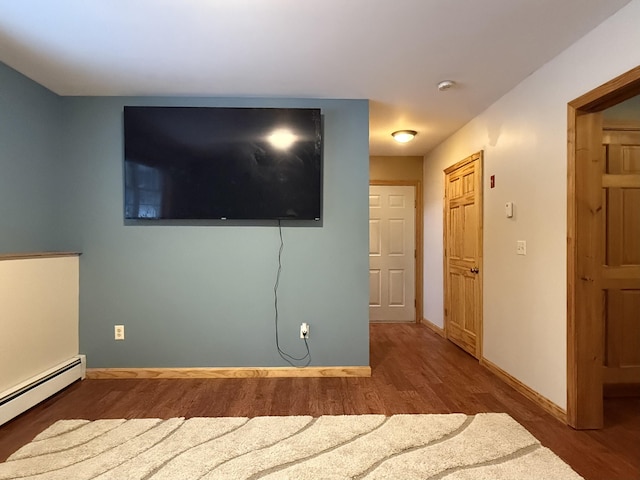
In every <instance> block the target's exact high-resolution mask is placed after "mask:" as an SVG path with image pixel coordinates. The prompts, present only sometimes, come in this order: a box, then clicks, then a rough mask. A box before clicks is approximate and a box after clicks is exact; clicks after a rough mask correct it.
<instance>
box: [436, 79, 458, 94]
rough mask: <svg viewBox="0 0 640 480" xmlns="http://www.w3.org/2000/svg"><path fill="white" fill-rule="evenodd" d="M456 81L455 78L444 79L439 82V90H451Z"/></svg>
mask: <svg viewBox="0 0 640 480" xmlns="http://www.w3.org/2000/svg"><path fill="white" fill-rule="evenodd" d="M455 84H456V82H454V81H453V80H443V81H441V82H440V83H439V84H438V90H440V91H441V92H444V91H445V90H449V89H450V88H451V87H453V86H455Z"/></svg>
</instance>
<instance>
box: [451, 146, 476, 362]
mask: <svg viewBox="0 0 640 480" xmlns="http://www.w3.org/2000/svg"><path fill="white" fill-rule="evenodd" d="M444 172H445V197H444V287H445V291H444V297H445V298H444V319H445V322H444V323H445V333H446V337H447V338H448V339H449V340H451V341H452V342H454V343H455V344H456V345H458V346H460V347H461V348H463V349H464V350H466V351H467V352H469V353H470V354H471V355H473V356H474V357H476V358H480V356H481V353H482V152H479V153H476V154H474V155H472V156H470V157H468V158H465V159H464V160H462V161H461V162H458V163H457V164H455V165H453V166H451V167H449V168H447V169H446V170H445V171H444Z"/></svg>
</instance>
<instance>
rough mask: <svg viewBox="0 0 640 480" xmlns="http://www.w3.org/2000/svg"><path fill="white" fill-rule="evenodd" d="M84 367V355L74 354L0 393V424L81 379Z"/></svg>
mask: <svg viewBox="0 0 640 480" xmlns="http://www.w3.org/2000/svg"><path fill="white" fill-rule="evenodd" d="M86 367H87V360H86V357H85V356H84V355H76V356H75V357H73V358H71V359H69V360H67V361H66V362H62V363H61V364H59V365H56V366H55V367H53V368H50V369H49V370H46V371H44V372H42V373H41V374H40V375H36V376H34V377H31V378H30V379H28V380H26V381H25V382H22V383H20V384H19V385H16V386H15V387H12V388H10V389H9V390H6V391H4V392H2V393H0V425H3V424H5V423H7V422H8V421H9V420H11V419H12V418H15V417H17V416H18V415H20V414H21V413H23V412H25V411H27V410H29V409H30V408H31V407H33V406H35V405H37V404H38V403H40V402H42V401H43V400H46V399H47V398H49V397H50V396H51V395H53V394H55V393H58V392H59V391H60V390H62V389H63V388H65V387H67V386H68V385H71V384H72V383H73V382H75V381H76V380H79V379H83V378H84V377H85V372H86Z"/></svg>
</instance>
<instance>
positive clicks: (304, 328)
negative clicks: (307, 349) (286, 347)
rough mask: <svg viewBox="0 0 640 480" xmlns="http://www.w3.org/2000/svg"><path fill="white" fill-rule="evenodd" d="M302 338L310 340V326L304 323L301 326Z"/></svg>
mask: <svg viewBox="0 0 640 480" xmlns="http://www.w3.org/2000/svg"><path fill="white" fill-rule="evenodd" d="M300 338H309V324H308V323H303V324H301V325H300Z"/></svg>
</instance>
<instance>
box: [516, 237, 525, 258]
mask: <svg viewBox="0 0 640 480" xmlns="http://www.w3.org/2000/svg"><path fill="white" fill-rule="evenodd" d="M516 253H517V254H518V255H526V254H527V242H526V240H518V241H517V242H516Z"/></svg>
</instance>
